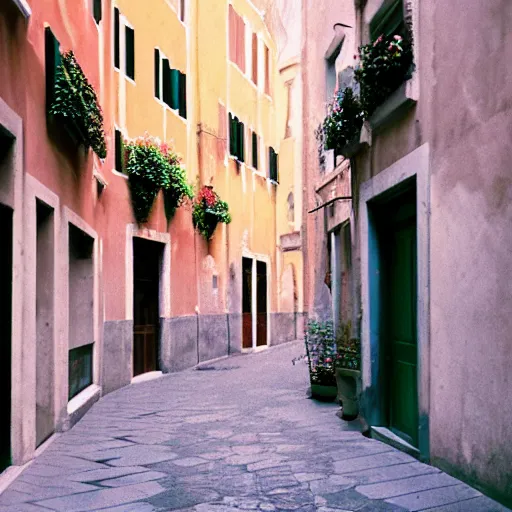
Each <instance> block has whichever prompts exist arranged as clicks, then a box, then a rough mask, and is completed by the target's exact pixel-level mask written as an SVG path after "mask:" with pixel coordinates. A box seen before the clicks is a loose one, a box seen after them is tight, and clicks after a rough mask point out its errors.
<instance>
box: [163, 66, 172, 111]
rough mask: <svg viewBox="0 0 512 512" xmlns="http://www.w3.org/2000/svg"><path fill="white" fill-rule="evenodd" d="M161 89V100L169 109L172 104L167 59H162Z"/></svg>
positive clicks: (169, 71) (169, 70)
mask: <svg viewBox="0 0 512 512" xmlns="http://www.w3.org/2000/svg"><path fill="white" fill-rule="evenodd" d="M162 89H163V90H162V100H163V102H164V103H166V104H167V105H169V107H170V106H171V102H172V84H171V69H170V67H169V59H162Z"/></svg>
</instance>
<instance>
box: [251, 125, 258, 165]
mask: <svg viewBox="0 0 512 512" xmlns="http://www.w3.org/2000/svg"><path fill="white" fill-rule="evenodd" d="M252 166H253V167H254V168H255V169H257V168H258V136H257V135H256V134H255V133H254V132H252Z"/></svg>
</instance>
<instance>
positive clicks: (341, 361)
mask: <svg viewBox="0 0 512 512" xmlns="http://www.w3.org/2000/svg"><path fill="white" fill-rule="evenodd" d="M351 331H352V328H351V324H350V322H348V323H346V324H342V325H341V326H340V328H339V329H338V335H337V336H336V357H335V360H336V363H335V368H336V384H337V387H338V401H339V402H340V404H341V405H342V413H343V415H342V418H343V419H346V420H352V419H354V418H356V417H357V415H358V414H359V400H358V395H359V382H360V376H361V347H360V342H359V340H358V339H357V338H353V337H351V334H352V333H351Z"/></svg>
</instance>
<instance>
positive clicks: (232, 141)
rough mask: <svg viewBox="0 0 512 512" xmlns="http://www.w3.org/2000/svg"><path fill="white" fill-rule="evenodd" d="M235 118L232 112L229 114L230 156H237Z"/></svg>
mask: <svg viewBox="0 0 512 512" xmlns="http://www.w3.org/2000/svg"><path fill="white" fill-rule="evenodd" d="M233 121H234V120H233V116H232V115H231V112H230V113H229V124H228V130H229V154H230V155H234V154H235V130H234V122H233Z"/></svg>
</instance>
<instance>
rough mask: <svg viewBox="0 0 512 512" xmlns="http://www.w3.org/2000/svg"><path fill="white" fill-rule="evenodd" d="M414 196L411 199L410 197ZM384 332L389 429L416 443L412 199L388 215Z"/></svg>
mask: <svg viewBox="0 0 512 512" xmlns="http://www.w3.org/2000/svg"><path fill="white" fill-rule="evenodd" d="M413 199H414V198H413ZM389 218H390V220H391V221H392V223H391V229H390V231H389V232H388V233H389V239H388V244H389V245H388V249H389V251H388V262H387V273H388V276H387V277H388V278H387V287H388V294H387V304H388V308H387V313H388V314H387V332H388V356H389V357H388V361H389V373H388V375H389V425H390V429H391V430H392V431H394V432H395V433H396V434H397V435H399V436H400V437H402V438H403V439H405V440H406V441H407V442H409V443H410V444H412V445H414V446H417V444H418V385H417V379H418V372H417V366H418V365H417V359H418V350H417V321H416V318H417V315H416V309H417V306H416V304H417V289H416V288H417V285H416V283H417V275H416V272H417V270H416V269H417V263H416V215H415V203H414V202H410V201H408V202H405V201H404V202H402V203H401V205H400V207H398V208H397V209H396V210H395V211H394V212H393V214H392V215H391V216H390V217H389Z"/></svg>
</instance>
